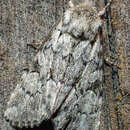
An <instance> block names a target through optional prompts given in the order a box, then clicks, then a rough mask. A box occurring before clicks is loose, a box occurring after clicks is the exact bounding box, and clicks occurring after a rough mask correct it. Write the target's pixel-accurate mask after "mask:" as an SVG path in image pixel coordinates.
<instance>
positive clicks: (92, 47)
mask: <svg viewBox="0 0 130 130" xmlns="http://www.w3.org/2000/svg"><path fill="white" fill-rule="evenodd" d="M102 14H103V13H102ZM102 23H103V21H102V19H101V17H100V15H98V12H97V9H96V8H95V7H93V6H87V5H85V6H74V7H71V8H69V9H68V10H67V11H66V12H65V13H64V15H63V18H62V20H61V21H60V23H59V24H58V25H57V26H56V28H55V30H54V31H53V33H52V35H51V38H50V39H48V40H47V41H46V42H45V44H44V45H43V46H42V48H41V49H40V50H39V52H38V53H37V55H36V58H35V61H37V63H38V66H39V68H40V73H38V72H29V73H25V74H24V75H23V76H22V81H21V82H20V83H19V84H18V85H17V86H16V88H15V90H14V92H13V93H12V94H11V97H10V99H9V101H8V103H7V109H6V111H5V114H4V116H5V117H6V119H7V120H9V122H10V123H11V124H12V125H13V126H16V127H34V126H35V125H39V124H40V123H41V122H42V121H43V120H46V119H50V118H51V117H52V115H53V114H54V113H55V112H56V111H57V110H58V115H56V117H54V123H55V126H56V129H57V130H58V129H60V128H64V127H65V126H66V123H67V122H71V123H72V124H71V125H72V126H73V127H74V129H77V130H78V129H81V130H83V129H84V128H82V126H83V125H82V124H84V123H85V122H86V121H87V122H89V118H93V121H94V122H95V123H97V122H98V120H97V122H96V121H95V120H94V118H95V117H96V119H97V118H100V113H99V109H100V105H101V98H100V91H101V89H102V56H100V54H99V53H101V52H102V44H101V34H100V29H101V26H102ZM93 89H96V90H95V92H93V91H92V90H93ZM89 97H90V98H89ZM89 100H91V101H90V103H88V104H87V101H89ZM85 104H86V106H84V105H85ZM93 105H96V106H97V109H96V108H95V107H94V106H93ZM77 106H78V107H77ZM84 108H85V109H84ZM90 109H94V110H95V111H96V110H97V115H95V117H94V115H93V111H94V110H93V111H92V112H91V110H90ZM79 110H80V113H79V116H77V117H76V113H78V111H79ZM74 118H75V119H76V120H75V121H74ZM70 119H71V120H70ZM97 124H99V122H98V123H97ZM88 125H89V123H88ZM88 125H87V126H86V127H85V128H86V130H87V129H89V128H88ZM69 126H70V123H69V124H68V128H69ZM97 127H98V126H97ZM95 129H96V128H95Z"/></svg>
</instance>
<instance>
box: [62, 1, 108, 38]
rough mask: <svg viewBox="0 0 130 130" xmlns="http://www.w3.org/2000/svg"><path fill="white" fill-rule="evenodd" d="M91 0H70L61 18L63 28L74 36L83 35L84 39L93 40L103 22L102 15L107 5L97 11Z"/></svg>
mask: <svg viewBox="0 0 130 130" xmlns="http://www.w3.org/2000/svg"><path fill="white" fill-rule="evenodd" d="M92 3H93V0H90V1H89V2H88V0H70V5H71V8H69V9H68V10H67V11H66V12H65V14H64V18H63V24H64V25H63V26H64V27H63V30H64V32H65V31H66V32H69V33H71V34H72V35H74V36H75V37H81V35H83V36H84V38H85V39H89V40H93V38H94V36H95V35H96V34H97V33H98V31H99V29H100V28H101V26H102V24H103V19H102V16H103V15H104V14H105V12H106V9H107V8H108V7H109V5H107V6H105V8H103V9H102V10H101V11H99V12H98V10H97V8H96V7H94V6H93V5H92Z"/></svg>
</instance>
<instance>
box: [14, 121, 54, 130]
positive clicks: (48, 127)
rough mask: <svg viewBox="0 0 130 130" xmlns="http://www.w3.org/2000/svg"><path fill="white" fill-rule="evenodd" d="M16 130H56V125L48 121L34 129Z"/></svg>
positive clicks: (22, 129) (21, 129) (19, 129)
mask: <svg viewBox="0 0 130 130" xmlns="http://www.w3.org/2000/svg"><path fill="white" fill-rule="evenodd" d="M16 130H54V123H53V122H52V121H51V120H47V121H43V122H42V123H41V124H40V125H39V126H35V127H33V128H16Z"/></svg>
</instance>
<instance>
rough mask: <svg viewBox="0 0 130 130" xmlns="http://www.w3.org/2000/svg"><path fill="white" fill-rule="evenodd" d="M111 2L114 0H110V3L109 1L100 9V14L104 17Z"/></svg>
mask: <svg viewBox="0 0 130 130" xmlns="http://www.w3.org/2000/svg"><path fill="white" fill-rule="evenodd" d="M111 3H112V0H110V1H109V3H107V5H106V6H105V7H104V8H103V9H102V10H101V11H99V13H98V16H100V17H102V16H103V15H104V14H105V12H106V10H107V9H108V8H109V7H110V5H111Z"/></svg>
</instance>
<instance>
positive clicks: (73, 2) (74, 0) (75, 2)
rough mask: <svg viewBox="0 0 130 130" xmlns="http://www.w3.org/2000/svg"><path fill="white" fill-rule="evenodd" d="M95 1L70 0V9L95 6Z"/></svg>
mask: <svg viewBox="0 0 130 130" xmlns="http://www.w3.org/2000/svg"><path fill="white" fill-rule="evenodd" d="M94 4H95V2H94V0H70V1H69V5H70V7H76V6H80V5H91V6H94Z"/></svg>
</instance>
